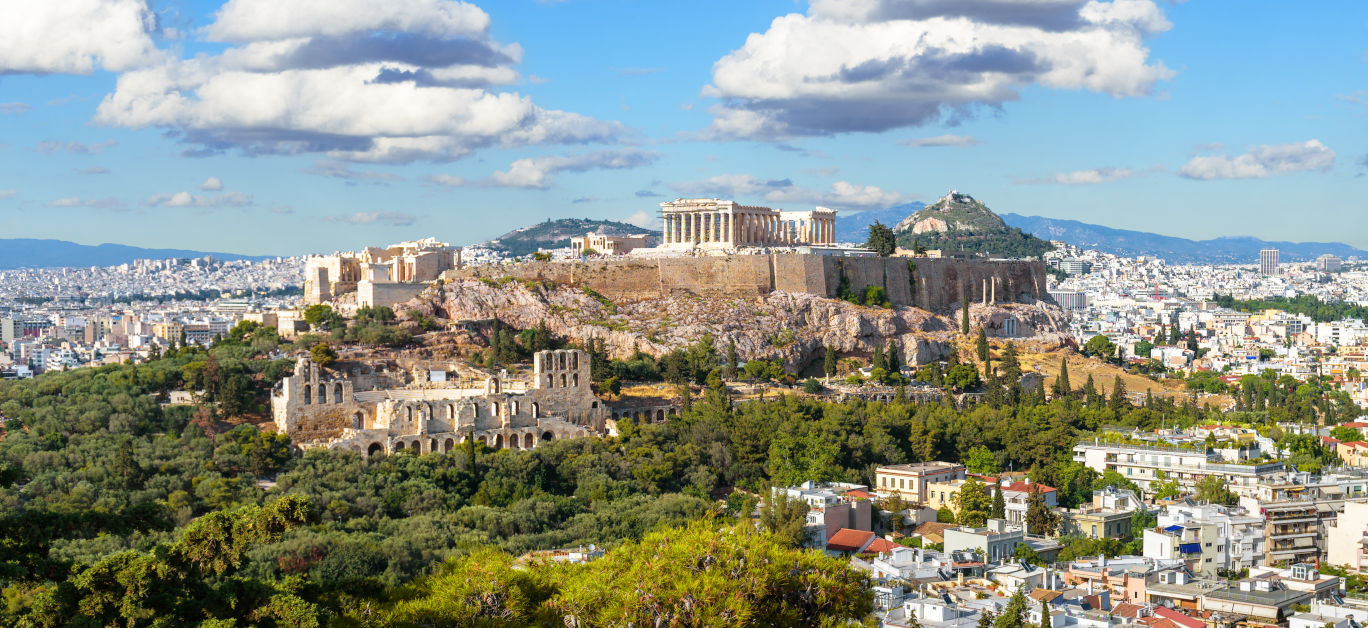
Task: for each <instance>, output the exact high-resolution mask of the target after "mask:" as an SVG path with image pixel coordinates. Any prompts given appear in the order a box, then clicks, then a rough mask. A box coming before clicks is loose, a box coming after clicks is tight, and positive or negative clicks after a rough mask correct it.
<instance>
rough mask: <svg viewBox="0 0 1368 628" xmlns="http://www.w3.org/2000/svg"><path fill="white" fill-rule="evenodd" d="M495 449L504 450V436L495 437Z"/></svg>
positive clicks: (497, 435) (496, 435)
mask: <svg viewBox="0 0 1368 628" xmlns="http://www.w3.org/2000/svg"><path fill="white" fill-rule="evenodd" d="M494 448H495V449H503V434H495V435H494Z"/></svg>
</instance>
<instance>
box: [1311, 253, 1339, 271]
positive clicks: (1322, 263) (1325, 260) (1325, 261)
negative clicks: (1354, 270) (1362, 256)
mask: <svg viewBox="0 0 1368 628" xmlns="http://www.w3.org/2000/svg"><path fill="white" fill-rule="evenodd" d="M1316 270H1318V271H1320V272H1323V273H1337V272H1339V271H1341V270H1344V260H1342V259H1340V258H1339V257H1337V256H1334V255H1331V254H1329V253H1326V254H1325V255H1322V256H1320V257H1317V258H1316Z"/></svg>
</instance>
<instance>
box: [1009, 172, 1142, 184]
mask: <svg viewBox="0 0 1368 628" xmlns="http://www.w3.org/2000/svg"><path fill="white" fill-rule="evenodd" d="M1136 174H1138V173H1137V172H1136V171H1135V170H1131V169H1130V168H1092V169H1090V170H1074V171H1073V172H1061V173H1059V174H1056V175H1053V176H1049V177H1045V178H1042V179H1020V180H1017V181H1016V183H1058V184H1062V185H1091V184H1094V183H1106V182H1107V181H1116V180H1118V179H1129V178H1130V177H1133V176H1135V175H1136Z"/></svg>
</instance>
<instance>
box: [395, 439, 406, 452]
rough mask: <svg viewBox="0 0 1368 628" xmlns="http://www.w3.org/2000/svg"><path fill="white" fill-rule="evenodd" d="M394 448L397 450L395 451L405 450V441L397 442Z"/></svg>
mask: <svg viewBox="0 0 1368 628" xmlns="http://www.w3.org/2000/svg"><path fill="white" fill-rule="evenodd" d="M394 450H395V451H403V450H404V441H399V442H397V443H395V444H394Z"/></svg>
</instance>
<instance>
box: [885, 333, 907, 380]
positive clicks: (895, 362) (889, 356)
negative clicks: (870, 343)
mask: <svg viewBox="0 0 1368 628" xmlns="http://www.w3.org/2000/svg"><path fill="white" fill-rule="evenodd" d="M884 356H885V358H884V360H885V361H886V362H888V370H889V371H891V372H893V373H901V372H902V366H903V361H902V356H901V355H899V354H898V343H897V342H895V341H894V340H893V339H892V338H889V339H888V350H887V351H885V352H884Z"/></svg>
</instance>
